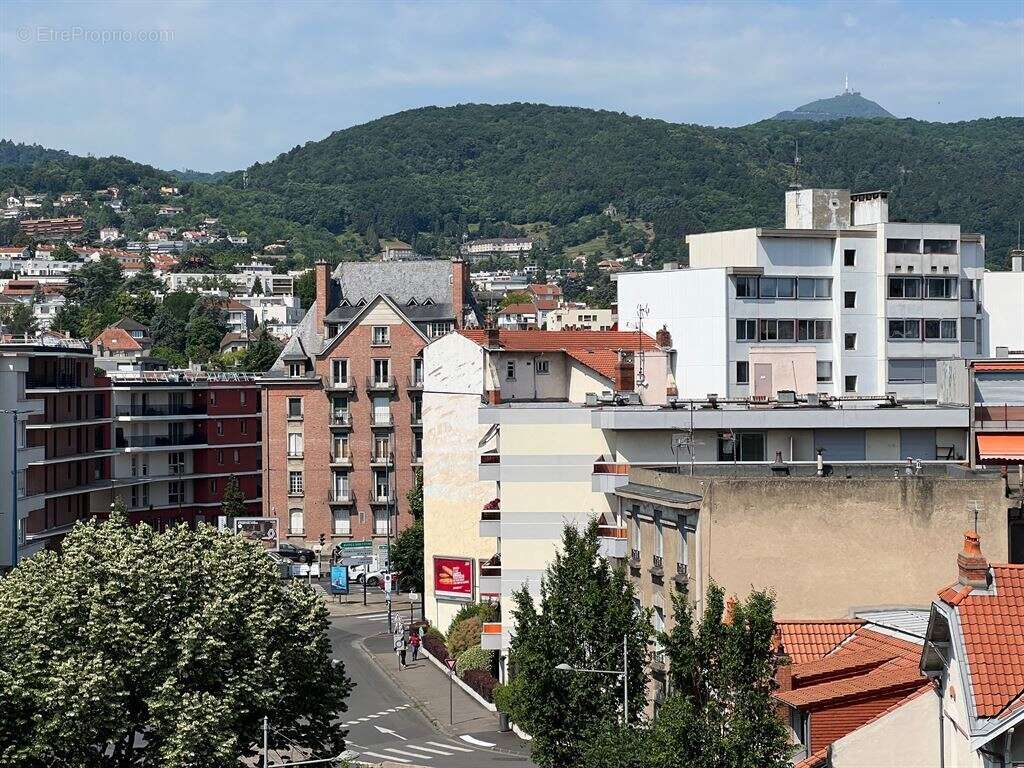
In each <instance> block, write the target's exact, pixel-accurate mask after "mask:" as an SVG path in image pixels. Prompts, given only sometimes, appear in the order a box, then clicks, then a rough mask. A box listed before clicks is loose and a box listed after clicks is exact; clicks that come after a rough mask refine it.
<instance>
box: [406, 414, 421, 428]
mask: <svg viewBox="0 0 1024 768" xmlns="http://www.w3.org/2000/svg"><path fill="white" fill-rule="evenodd" d="M409 423H410V424H411V425H412V426H414V427H422V426H423V414H422V413H416V412H415V411H413V412H412V413H411V414H409Z"/></svg>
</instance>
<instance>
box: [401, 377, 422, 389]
mask: <svg viewBox="0 0 1024 768" xmlns="http://www.w3.org/2000/svg"><path fill="white" fill-rule="evenodd" d="M405 386H406V388H407V389H423V376H422V375H420V376H406V378H405Z"/></svg>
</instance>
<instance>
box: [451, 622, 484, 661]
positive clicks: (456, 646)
mask: <svg viewBox="0 0 1024 768" xmlns="http://www.w3.org/2000/svg"><path fill="white" fill-rule="evenodd" d="M481 628H482V623H481V621H480V619H479V618H477V617H476V616H473V617H471V618H468V619H463V620H462V621H460V622H459V623H458V624H453V625H452V628H451V630H450V631H449V632H448V652H449V653H451V654H452V656H458V655H459V654H460V653H462V652H463V651H464V650H466V649H467V648H472V647H473V646H474V645H480V630H481Z"/></svg>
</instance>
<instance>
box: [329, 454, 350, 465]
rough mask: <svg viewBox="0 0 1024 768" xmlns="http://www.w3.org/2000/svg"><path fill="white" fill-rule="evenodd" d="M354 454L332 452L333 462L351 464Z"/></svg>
mask: <svg viewBox="0 0 1024 768" xmlns="http://www.w3.org/2000/svg"><path fill="white" fill-rule="evenodd" d="M351 463H352V455H351V454H349V453H343V454H341V455H337V456H336V455H335V454H334V453H331V464H351Z"/></svg>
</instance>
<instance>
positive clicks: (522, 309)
mask: <svg viewBox="0 0 1024 768" xmlns="http://www.w3.org/2000/svg"><path fill="white" fill-rule="evenodd" d="M498 314H499V315H535V314H537V308H536V307H535V306H534V305H533V304H508V305H506V306H504V307H502V308H501V309H499V310H498Z"/></svg>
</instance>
